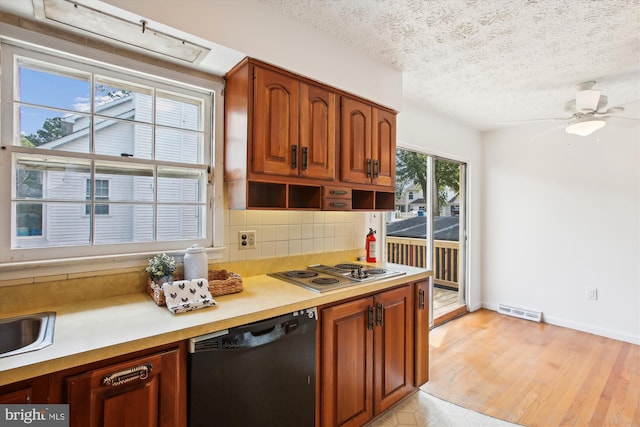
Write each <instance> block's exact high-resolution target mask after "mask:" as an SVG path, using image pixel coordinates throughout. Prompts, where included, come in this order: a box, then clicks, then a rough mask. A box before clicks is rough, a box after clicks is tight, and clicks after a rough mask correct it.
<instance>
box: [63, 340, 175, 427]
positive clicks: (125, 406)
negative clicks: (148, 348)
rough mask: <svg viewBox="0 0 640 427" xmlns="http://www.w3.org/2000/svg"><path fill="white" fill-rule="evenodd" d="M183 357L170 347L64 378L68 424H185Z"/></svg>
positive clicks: (166, 426)
mask: <svg viewBox="0 0 640 427" xmlns="http://www.w3.org/2000/svg"><path fill="white" fill-rule="evenodd" d="M185 361H186V359H184V357H183V356H182V354H181V351H180V349H179V348H174V349H169V350H165V351H162V352H159V353H156V354H151V355H147V356H143V357H138V358H135V359H132V360H129V361H124V362H120V363H116V364H113V365H108V366H103V367H100V368H96V369H93V370H90V371H87V372H83V373H80V374H77V375H72V376H69V377H67V378H66V379H65V381H64V386H65V388H66V402H67V403H68V404H69V412H70V425H71V426H72V427H74V426H75V427H146V426H149V427H151V426H154V427H178V426H183V427H184V426H186V365H185V363H186V362H185Z"/></svg>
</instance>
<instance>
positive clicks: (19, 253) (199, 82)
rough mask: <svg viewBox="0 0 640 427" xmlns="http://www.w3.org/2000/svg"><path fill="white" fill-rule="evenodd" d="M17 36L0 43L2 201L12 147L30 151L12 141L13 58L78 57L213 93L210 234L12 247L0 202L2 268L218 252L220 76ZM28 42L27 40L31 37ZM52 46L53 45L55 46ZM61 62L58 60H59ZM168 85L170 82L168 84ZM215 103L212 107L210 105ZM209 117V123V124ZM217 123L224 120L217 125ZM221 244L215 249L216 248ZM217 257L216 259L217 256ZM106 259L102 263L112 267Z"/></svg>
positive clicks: (116, 73)
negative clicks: (194, 250) (196, 247)
mask: <svg viewBox="0 0 640 427" xmlns="http://www.w3.org/2000/svg"><path fill="white" fill-rule="evenodd" d="M14 32H15V33H17V34H18V35H19V37H15V36H14V35H13V34H10V35H9V36H7V35H6V34H2V35H0V41H1V42H2V45H1V47H0V65H2V76H1V78H2V80H1V86H0V99H1V102H2V104H1V106H0V108H1V110H0V113H1V114H2V122H1V123H2V126H1V128H0V136H1V138H2V139H1V141H2V143H1V144H2V145H1V146H0V148H1V150H0V171H1V172H0V200H4V201H6V202H8V201H9V200H11V192H12V186H11V184H10V183H12V182H13V179H12V157H13V153H14V152H20V151H21V150H27V151H28V150H31V149H29V148H24V147H19V146H16V145H13V141H14V139H15V136H14V129H18V128H19V126H18V125H17V123H16V121H17V118H16V117H14V107H13V93H14V87H13V86H14V83H13V82H14V78H13V77H14V76H13V73H14V70H15V66H14V61H15V56H16V55H20V56H25V57H29V58H35V59H38V58H40V59H41V60H43V59H44V60H45V61H46V62H49V61H51V57H52V55H53V56H54V57H56V59H55V61H51V62H52V63H59V64H61V65H64V64H65V63H66V61H71V64H73V67H75V66H76V65H75V63H76V62H77V61H78V60H80V61H81V62H83V63H87V64H90V67H98V68H100V74H102V75H106V76H111V77H114V78H118V77H121V78H122V77H123V74H124V77H125V78H127V79H129V78H131V77H132V76H133V78H134V79H135V78H139V79H142V80H143V81H144V80H145V79H147V78H150V77H152V80H153V81H154V83H153V86H154V87H159V88H166V89H168V90H170V91H173V92H175V91H176V85H177V86H184V87H185V88H187V92H189V91H194V90H195V91H200V92H205V93H208V94H209V95H210V102H209V103H208V107H207V108H205V111H204V114H205V115H207V116H208V117H209V119H208V120H207V122H208V123H209V125H208V126H206V127H205V129H204V130H205V144H204V153H203V155H204V162H205V164H206V165H207V167H208V169H209V174H208V178H209V180H208V181H209V183H208V185H207V189H206V213H205V218H204V220H205V221H206V237H205V238H204V239H199V240H189V241H188V242H187V241H171V242H152V243H125V244H112V245H92V246H76V247H73V246H72V247H55V248H33V249H12V248H11V236H12V232H10V231H11V230H12V227H13V225H12V224H13V222H12V217H11V203H3V204H1V205H0V228H1V229H2V230H3V231H2V233H0V271H2V269H10V268H12V267H16V266H17V267H20V266H24V265H37V266H46V265H49V264H54V265H59V264H64V263H66V262H68V261H69V260H72V262H73V263H75V264H78V263H79V264H83V261H82V260H83V259H84V260H86V261H85V262H84V264H87V265H91V266H92V268H93V269H95V260H96V258H104V259H106V260H108V261H117V260H118V259H127V260H129V261H130V260H134V259H137V260H140V259H143V258H147V257H148V255H149V254H152V253H157V252H168V253H173V254H176V255H180V254H182V253H183V252H184V249H185V248H186V247H189V246H191V244H193V243H198V244H200V245H201V246H204V247H206V248H210V250H209V252H213V253H220V252H221V250H222V249H223V248H222V246H223V243H224V233H223V221H221V220H220V221H215V220H214V219H215V218H216V217H217V218H220V219H222V218H223V210H222V209H223V208H222V204H223V202H222V179H221V178H220V179H217V180H213V176H214V174H215V170H222V136H223V130H222V123H223V120H222V118H223V102H222V96H221V93H222V89H223V82H222V79H220V78H217V77H215V76H211V77H212V78H211V79H205V78H202V77H196V76H192V75H189V73H181V72H180V71H179V70H166V69H163V68H160V67H156V66H153V65H150V64H146V63H142V62H139V61H135V60H132V59H129V58H123V57H120V56H118V55H114V54H109V53H105V52H102V51H97V50H94V49H90V48H86V47H83V46H79V45H76V44H74V43H71V42H67V41H62V40H58V39H53V38H50V37H43V36H42V35H34V33H31V32H28V31H24V30H22V29H19V30H15V31H14ZM30 38H34V39H37V40H38V42H39V43H42V44H39V45H38V46H34V45H32V44H31V43H25V40H27V39H30ZM27 41H28V40H27ZM51 46H55V49H54V48H52V47H51ZM58 61H59V62H58ZM165 86H166V87H165ZM212 107H213V108H212ZM207 122H205V123H207ZM217 123H219V124H220V125H219V126H218V125H216V124H217ZM214 249H217V250H214ZM213 258H216V256H214V257H213ZM108 264H109V263H108V262H105V265H104V268H109V267H113V265H108Z"/></svg>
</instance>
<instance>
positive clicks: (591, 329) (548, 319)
mask: <svg viewBox="0 0 640 427" xmlns="http://www.w3.org/2000/svg"><path fill="white" fill-rule="evenodd" d="M482 308H486V309H487V310H492V311H495V312H498V304H489V303H482ZM542 322H543V323H548V324H550V325H555V326H561V327H563V328H569V329H574V330H576V331H580V332H587V333H589V334H594V335H599V336H602V337H605V338H611V339H614V340H618V341H624V342H628V343H631V344H638V345H640V336H634V335H632V334H627V333H624V332H620V331H616V330H612V329H608V328H602V327H599V326H596V325H589V324H586V323H580V322H574V321H572V320H568V319H564V318H562V317H557V316H549V315H548V314H547V313H544V314H543V316H542Z"/></svg>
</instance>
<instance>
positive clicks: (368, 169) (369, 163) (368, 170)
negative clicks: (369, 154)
mask: <svg viewBox="0 0 640 427" xmlns="http://www.w3.org/2000/svg"><path fill="white" fill-rule="evenodd" d="M367 178H371V159H367Z"/></svg>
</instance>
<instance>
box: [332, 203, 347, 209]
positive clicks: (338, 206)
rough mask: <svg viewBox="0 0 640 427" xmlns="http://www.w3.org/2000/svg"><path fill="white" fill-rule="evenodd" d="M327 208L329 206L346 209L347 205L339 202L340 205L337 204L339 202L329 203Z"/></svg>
mask: <svg viewBox="0 0 640 427" xmlns="http://www.w3.org/2000/svg"><path fill="white" fill-rule="evenodd" d="M329 206H331V207H332V208H346V207H347V204H346V203H344V202H341V203H339V202H331V203H329Z"/></svg>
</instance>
